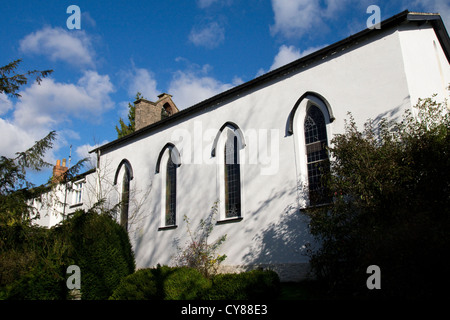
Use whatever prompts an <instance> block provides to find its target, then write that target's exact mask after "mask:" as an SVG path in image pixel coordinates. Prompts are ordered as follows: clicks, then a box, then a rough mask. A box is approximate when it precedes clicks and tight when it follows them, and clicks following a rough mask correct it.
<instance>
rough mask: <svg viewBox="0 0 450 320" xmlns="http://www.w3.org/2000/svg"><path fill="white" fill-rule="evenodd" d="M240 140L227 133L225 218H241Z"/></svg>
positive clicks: (225, 152)
mask: <svg viewBox="0 0 450 320" xmlns="http://www.w3.org/2000/svg"><path fill="white" fill-rule="evenodd" d="M238 150H239V149H238V138H237V136H236V135H235V134H233V132H232V131H227V140H226V142H225V145H224V152H223V155H224V186H225V218H238V217H240V216H241V169H240V164H239V159H238Z"/></svg>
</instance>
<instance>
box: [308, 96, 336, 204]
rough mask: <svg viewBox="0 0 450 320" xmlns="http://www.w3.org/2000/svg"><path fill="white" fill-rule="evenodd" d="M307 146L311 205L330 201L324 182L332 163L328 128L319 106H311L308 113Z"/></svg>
mask: <svg viewBox="0 0 450 320" xmlns="http://www.w3.org/2000/svg"><path fill="white" fill-rule="evenodd" d="M304 130H305V146H306V158H307V166H308V187H309V202H310V205H318V204H324V203H327V202H329V197H328V195H327V190H326V187H325V184H324V180H323V178H324V175H325V174H326V173H328V172H329V169H330V164H329V161H328V153H327V150H326V148H327V129H326V126H325V118H324V116H323V113H322V111H320V109H319V108H318V107H317V106H314V105H312V106H310V107H309V108H308V111H307V113H306V117H305V123H304Z"/></svg>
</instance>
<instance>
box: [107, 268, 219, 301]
mask: <svg viewBox="0 0 450 320" xmlns="http://www.w3.org/2000/svg"><path fill="white" fill-rule="evenodd" d="M210 286H211V283H210V281H209V280H208V279H206V278H205V277H203V275H202V274H201V273H200V272H199V271H197V270H196V269H192V268H187V267H173V268H172V267H167V266H163V267H161V266H158V267H157V268H152V269H141V270H138V271H136V272H135V273H133V274H132V275H130V276H128V277H126V278H124V279H123V280H122V281H121V283H120V285H119V286H118V287H117V288H116V290H115V291H114V293H113V294H112V296H111V297H110V298H109V299H110V300H198V299H202V298H204V296H205V294H206V292H207V290H208V289H209V287H210Z"/></svg>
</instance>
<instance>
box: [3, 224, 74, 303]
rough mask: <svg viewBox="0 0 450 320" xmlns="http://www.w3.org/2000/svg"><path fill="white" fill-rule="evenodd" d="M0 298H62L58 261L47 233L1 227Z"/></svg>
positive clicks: (24, 227) (20, 226) (31, 228)
mask: <svg viewBox="0 0 450 320" xmlns="http://www.w3.org/2000/svg"><path fill="white" fill-rule="evenodd" d="M0 234H1V235H2V239H1V241H0V256H1V259H0V299H15V300H18V299H20V300H22V299H27V300H38V299H39V300H42V299H46V300H55V299H65V297H66V289H65V278H64V272H65V270H63V268H62V265H61V261H60V260H59V259H58V256H57V255H55V254H54V250H53V245H52V243H53V239H52V237H51V234H50V231H49V230H48V229H45V228H41V227H37V226H29V225H25V224H16V225H13V226H6V225H3V226H0Z"/></svg>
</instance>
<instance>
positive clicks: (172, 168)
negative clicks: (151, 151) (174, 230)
mask: <svg viewBox="0 0 450 320" xmlns="http://www.w3.org/2000/svg"><path fill="white" fill-rule="evenodd" d="M165 202H166V203H165V204H166V205H165V211H166V212H165V225H166V226H173V225H176V208H177V165H176V164H175V163H174V162H173V161H172V152H169V158H168V159H167V165H166V201H165Z"/></svg>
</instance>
